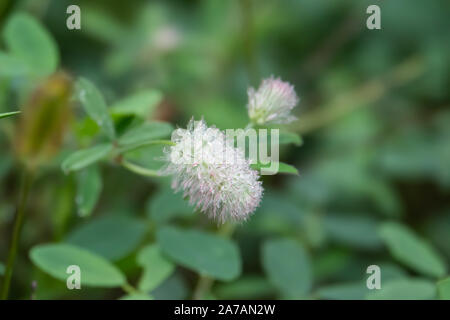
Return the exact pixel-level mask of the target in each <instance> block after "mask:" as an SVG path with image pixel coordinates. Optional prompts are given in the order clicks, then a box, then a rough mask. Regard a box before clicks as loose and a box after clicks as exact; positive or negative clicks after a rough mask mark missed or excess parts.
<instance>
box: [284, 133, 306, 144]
mask: <svg viewBox="0 0 450 320" xmlns="http://www.w3.org/2000/svg"><path fill="white" fill-rule="evenodd" d="M279 139H280V140H279V144H294V145H296V146H301V145H302V144H303V140H302V137H301V136H300V135H298V134H297V133H294V132H286V131H280V136H279Z"/></svg>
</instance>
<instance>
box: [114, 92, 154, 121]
mask: <svg viewBox="0 0 450 320" xmlns="http://www.w3.org/2000/svg"><path fill="white" fill-rule="evenodd" d="M161 100H162V94H161V92H159V91H157V90H146V91H141V92H138V93H135V94H133V95H131V96H129V97H126V98H125V99H122V100H120V101H118V102H116V103H115V104H114V105H113V106H112V107H111V113H112V114H113V115H115V116H137V117H141V118H145V117H148V116H149V115H151V113H152V112H153V111H154V110H155V108H156V106H157V105H158V104H159V103H160V102H161Z"/></svg>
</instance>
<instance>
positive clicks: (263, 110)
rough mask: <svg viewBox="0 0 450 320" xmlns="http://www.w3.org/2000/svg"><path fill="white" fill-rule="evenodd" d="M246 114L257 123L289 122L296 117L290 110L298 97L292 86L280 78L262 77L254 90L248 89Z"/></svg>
mask: <svg viewBox="0 0 450 320" xmlns="http://www.w3.org/2000/svg"><path fill="white" fill-rule="evenodd" d="M247 93H248V105H247V109H248V115H249V117H250V120H251V121H252V122H253V123H256V124H258V125H263V124H273V123H278V124H280V123H289V122H292V121H294V120H295V119H296V118H295V117H294V116H292V115H291V110H292V109H293V108H294V107H295V106H296V105H297V103H298V101H299V99H298V97H297V94H296V93H295V90H294V87H293V86H292V85H291V84H289V83H288V82H283V81H281V79H280V78H276V79H275V78H274V77H273V76H271V77H270V78H267V79H264V80H263V81H262V83H261V85H260V86H259V88H258V90H257V91H255V89H253V88H249V89H248V92H247Z"/></svg>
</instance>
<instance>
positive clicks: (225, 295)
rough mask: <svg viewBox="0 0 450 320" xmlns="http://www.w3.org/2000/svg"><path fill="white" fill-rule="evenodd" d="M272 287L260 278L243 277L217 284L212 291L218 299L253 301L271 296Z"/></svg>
mask: <svg viewBox="0 0 450 320" xmlns="http://www.w3.org/2000/svg"><path fill="white" fill-rule="evenodd" d="M273 293H274V287H273V286H272V285H271V284H270V283H269V282H268V281H267V279H265V278H264V277H262V276H243V277H241V278H239V279H237V280H235V281H233V282H224V283H220V284H217V286H215V289H214V294H216V295H217V296H218V297H219V298H220V299H225V300H227V299H255V298H260V299H262V298H267V297H271V296H273Z"/></svg>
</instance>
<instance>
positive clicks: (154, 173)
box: [121, 160, 161, 177]
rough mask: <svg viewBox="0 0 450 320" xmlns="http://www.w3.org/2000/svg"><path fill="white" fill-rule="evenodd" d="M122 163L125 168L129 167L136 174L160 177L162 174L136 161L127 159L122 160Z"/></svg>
mask: <svg viewBox="0 0 450 320" xmlns="http://www.w3.org/2000/svg"><path fill="white" fill-rule="evenodd" d="M121 165H122V166H123V167H124V168H127V169H128V170H130V171H131V172H134V173H136V174H139V175H141V176H145V177H160V176H161V175H160V174H159V173H158V171H156V170H152V169H147V168H144V167H141V166H138V165H136V164H134V163H131V162H129V161H127V160H122V161H121Z"/></svg>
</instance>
